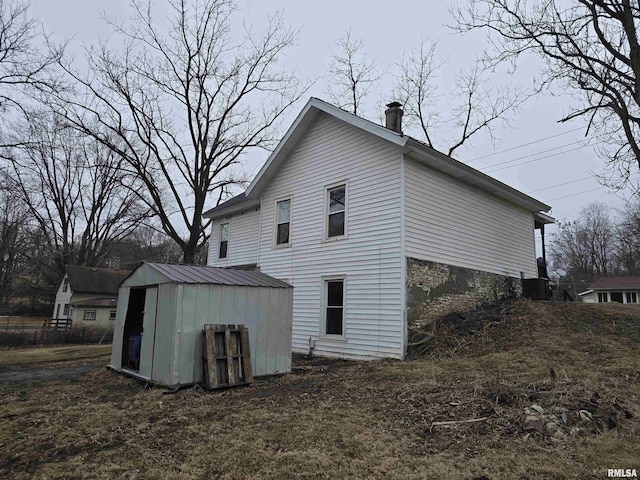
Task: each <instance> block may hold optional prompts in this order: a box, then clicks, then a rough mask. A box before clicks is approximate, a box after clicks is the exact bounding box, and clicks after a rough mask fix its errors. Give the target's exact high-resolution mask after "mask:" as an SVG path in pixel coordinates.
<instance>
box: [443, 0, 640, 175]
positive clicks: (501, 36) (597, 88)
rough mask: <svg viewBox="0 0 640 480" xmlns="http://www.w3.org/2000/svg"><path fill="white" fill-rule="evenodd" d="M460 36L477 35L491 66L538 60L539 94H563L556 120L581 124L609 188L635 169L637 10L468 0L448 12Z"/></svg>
mask: <svg viewBox="0 0 640 480" xmlns="http://www.w3.org/2000/svg"><path fill="white" fill-rule="evenodd" d="M453 13H454V15H455V17H456V19H457V24H458V25H457V29H458V30H459V31H460V32H469V31H472V30H484V31H486V32H487V35H488V36H489V40H490V42H491V44H492V45H493V46H494V50H493V51H492V52H489V53H488V56H487V59H486V60H487V61H488V62H489V63H490V64H492V65H497V64H498V63H502V62H507V63H508V64H512V65H513V66H517V62H518V60H521V59H522V60H526V59H528V58H530V56H529V54H533V55H536V56H538V57H539V58H541V59H542V60H543V62H544V67H543V71H542V74H541V77H540V78H539V82H538V83H537V90H538V92H544V91H550V90H551V91H554V90H552V88H553V87H556V88H557V90H555V91H562V92H564V91H569V92H572V93H573V97H574V99H575V102H574V104H573V106H572V108H571V109H570V110H569V112H568V113H566V114H565V115H564V116H563V117H562V118H560V122H566V121H569V120H572V119H575V118H584V119H585V120H587V121H588V127H587V128H586V135H589V136H591V137H593V138H595V139H596V140H597V141H598V142H599V145H600V147H599V153H600V154H601V155H602V156H603V157H604V158H606V159H607V161H608V167H609V172H608V173H609V178H608V179H607V180H608V182H607V183H608V184H609V185H612V186H617V187H621V186H624V185H625V184H627V183H628V182H629V181H630V180H632V179H633V177H634V174H637V172H638V168H640V142H639V141H640V45H639V43H638V24H639V20H640V9H639V8H638V5H637V4H636V3H634V2H632V1H631V0H573V1H563V0H529V1H527V0H468V2H467V3H466V6H464V7H461V8H458V9H456V10H454V12H453Z"/></svg>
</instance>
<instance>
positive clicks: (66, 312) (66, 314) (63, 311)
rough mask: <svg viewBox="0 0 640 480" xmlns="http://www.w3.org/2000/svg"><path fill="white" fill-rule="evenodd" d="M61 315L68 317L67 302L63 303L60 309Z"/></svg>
mask: <svg viewBox="0 0 640 480" xmlns="http://www.w3.org/2000/svg"><path fill="white" fill-rule="evenodd" d="M62 315H64V316H65V317H66V318H69V304H68V303H65V304H64V309H63V310H62Z"/></svg>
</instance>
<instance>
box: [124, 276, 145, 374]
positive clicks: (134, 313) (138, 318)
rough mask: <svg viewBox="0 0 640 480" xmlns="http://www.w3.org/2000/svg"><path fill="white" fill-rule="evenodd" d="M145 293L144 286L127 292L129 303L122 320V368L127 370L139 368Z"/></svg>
mask: <svg viewBox="0 0 640 480" xmlns="http://www.w3.org/2000/svg"><path fill="white" fill-rule="evenodd" d="M146 293H147V289H146V288H132V289H131V290H130V292H129V305H128V307H127V315H126V317H125V320H124V335H123V339H122V368H128V369H129V370H135V371H138V370H140V350H141V346H142V325H143V319H144V301H145V297H146Z"/></svg>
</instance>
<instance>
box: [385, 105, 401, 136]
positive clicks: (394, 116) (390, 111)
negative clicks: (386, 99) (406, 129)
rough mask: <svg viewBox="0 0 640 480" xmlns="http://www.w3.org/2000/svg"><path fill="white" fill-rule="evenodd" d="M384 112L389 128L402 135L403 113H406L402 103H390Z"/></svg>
mask: <svg viewBox="0 0 640 480" xmlns="http://www.w3.org/2000/svg"><path fill="white" fill-rule="evenodd" d="M384 114H385V115H386V117H387V122H386V125H385V126H386V127H387V128H388V129H389V130H393V131H394V132H397V133H399V134H400V135H402V115H403V114H404V112H403V111H402V104H400V103H398V102H391V103H388V104H387V110H385V112H384Z"/></svg>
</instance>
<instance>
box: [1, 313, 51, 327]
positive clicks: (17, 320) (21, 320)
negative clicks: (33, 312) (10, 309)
mask: <svg viewBox="0 0 640 480" xmlns="http://www.w3.org/2000/svg"><path fill="white" fill-rule="evenodd" d="M46 321H47V317H10V316H0V328H4V329H5V330H28V329H34V328H42V326H43V325H44V324H45V322H46Z"/></svg>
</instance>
